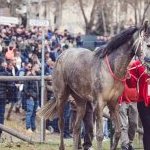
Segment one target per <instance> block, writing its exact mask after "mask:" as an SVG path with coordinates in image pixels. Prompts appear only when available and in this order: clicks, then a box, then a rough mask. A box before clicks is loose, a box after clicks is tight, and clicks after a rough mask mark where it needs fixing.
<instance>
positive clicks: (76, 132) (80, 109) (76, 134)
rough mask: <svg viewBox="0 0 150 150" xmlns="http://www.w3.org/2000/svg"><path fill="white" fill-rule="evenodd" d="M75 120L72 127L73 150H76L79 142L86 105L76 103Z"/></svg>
mask: <svg viewBox="0 0 150 150" xmlns="http://www.w3.org/2000/svg"><path fill="white" fill-rule="evenodd" d="M76 109H77V111H76V118H75V119H76V120H75V123H74V125H73V150H78V148H79V140H80V129H81V121H82V120H83V117H84V115H85V110H86V103H85V102H82V103H77V108H76Z"/></svg>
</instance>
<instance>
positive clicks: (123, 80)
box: [105, 55, 127, 83]
mask: <svg viewBox="0 0 150 150" xmlns="http://www.w3.org/2000/svg"><path fill="white" fill-rule="evenodd" d="M105 61H106V64H107V67H108V69H109V72H110V74H111V76H112V77H113V78H114V79H115V80H118V81H121V82H123V83H124V82H125V81H126V77H127V74H126V75H125V77H123V78H118V77H117V76H116V75H115V74H114V73H113V71H112V69H111V67H110V63H109V60H108V56H107V55H106V57H105Z"/></svg>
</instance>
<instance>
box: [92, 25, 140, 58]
mask: <svg viewBox="0 0 150 150" xmlns="http://www.w3.org/2000/svg"><path fill="white" fill-rule="evenodd" d="M137 30H138V28H137V27H130V28H128V29H126V30H124V31H122V32H121V33H120V34H117V35H116V36H114V37H113V38H112V39H111V40H110V41H109V42H108V43H107V44H106V45H105V46H102V47H99V48H98V49H97V50H96V51H95V56H97V57H99V58H103V57H105V55H109V54H110V53H112V52H113V51H114V50H116V49H118V48H119V47H120V46H121V45H123V44H125V43H126V42H128V41H129V40H131V38H132V36H133V34H134V33H135V32H136V31H137Z"/></svg>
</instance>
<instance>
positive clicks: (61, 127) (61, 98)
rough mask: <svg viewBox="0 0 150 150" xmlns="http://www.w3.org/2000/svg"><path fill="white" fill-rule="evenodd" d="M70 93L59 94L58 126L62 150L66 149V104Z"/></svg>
mask: <svg viewBox="0 0 150 150" xmlns="http://www.w3.org/2000/svg"><path fill="white" fill-rule="evenodd" d="M68 96H69V93H67V92H64V93H61V94H58V96H57V99H58V101H57V102H58V103H57V112H58V126H59V131H60V146H59V149H60V150H64V149H65V146H64V105H65V102H66V100H67V99H68Z"/></svg>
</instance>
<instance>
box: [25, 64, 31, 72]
mask: <svg viewBox="0 0 150 150" xmlns="http://www.w3.org/2000/svg"><path fill="white" fill-rule="evenodd" d="M25 69H26V70H27V71H31V69H32V64H31V63H26V64H25Z"/></svg>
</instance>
